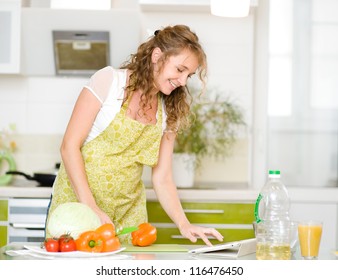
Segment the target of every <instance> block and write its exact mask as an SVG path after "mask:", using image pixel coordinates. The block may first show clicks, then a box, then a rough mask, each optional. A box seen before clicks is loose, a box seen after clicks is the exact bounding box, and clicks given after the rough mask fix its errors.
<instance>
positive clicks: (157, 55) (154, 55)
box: [151, 47, 162, 63]
mask: <svg viewBox="0 0 338 280" xmlns="http://www.w3.org/2000/svg"><path fill="white" fill-rule="evenodd" d="M161 55H162V51H161V49H160V48H159V47H156V48H155V49H153V53H152V54H151V61H152V63H157V61H158V60H159V58H160V57H161Z"/></svg>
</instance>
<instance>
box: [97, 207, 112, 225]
mask: <svg viewBox="0 0 338 280" xmlns="http://www.w3.org/2000/svg"><path fill="white" fill-rule="evenodd" d="M93 210H94V212H95V213H96V215H97V216H98V217H99V218H100V221H101V224H102V225H103V224H114V223H113V221H112V220H111V219H110V218H109V216H108V215H107V214H106V213H105V212H104V211H102V210H101V209H100V208H99V207H96V208H95V209H93Z"/></svg>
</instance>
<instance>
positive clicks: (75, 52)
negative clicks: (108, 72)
mask: <svg viewBox="0 0 338 280" xmlns="http://www.w3.org/2000/svg"><path fill="white" fill-rule="evenodd" d="M53 47H54V61H55V72H56V75H63V76H68V75H75V76H89V75H91V74H93V73H95V72H96V71H97V70H99V69H101V68H103V67H105V66H107V65H110V55H109V32H108V31H65V30H53Z"/></svg>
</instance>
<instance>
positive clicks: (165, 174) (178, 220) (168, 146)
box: [152, 132, 223, 245]
mask: <svg viewBox="0 0 338 280" xmlns="http://www.w3.org/2000/svg"><path fill="white" fill-rule="evenodd" d="M175 137H176V135H175V133H172V132H167V133H164V135H163V136H162V140H161V146H160V153H159V159H158V163H157V165H156V166H155V167H154V168H153V172H152V183H153V186H154V190H155V193H156V195H157V198H158V200H159V202H160V203H161V205H162V207H163V209H164V210H165V211H166V213H167V214H168V216H169V217H170V218H171V219H172V221H173V222H174V223H175V224H176V226H177V227H178V229H179V230H180V232H181V234H182V235H183V236H185V237H186V238H188V239H190V241H191V242H196V241H197V237H200V238H201V239H202V240H203V241H204V242H205V243H206V244H207V245H211V243H210V241H209V240H208V236H214V237H216V238H217V239H218V240H219V241H222V240H223V236H222V235H221V234H220V233H219V232H218V231H217V230H215V229H214V228H206V227H200V226H195V225H192V224H190V222H189V221H188V219H187V217H186V215H185V213H184V211H183V209H182V205H181V202H180V199H179V197H178V193H177V189H176V185H175V183H174V181H173V176H172V156H173V149H174V142H175Z"/></svg>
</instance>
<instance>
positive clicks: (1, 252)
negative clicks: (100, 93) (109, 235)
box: [0, 242, 338, 261]
mask: <svg viewBox="0 0 338 280" xmlns="http://www.w3.org/2000/svg"><path fill="white" fill-rule="evenodd" d="M25 244H26V245H31V246H32V245H35V246H37V245H39V243H32V242H31V243H19V242H17V243H11V244H8V245H6V246H4V247H2V248H1V249H0V261H1V260H32V259H48V257H49V258H51V259H53V258H52V257H51V256H41V257H37V256H30V255H20V256H15V257H14V256H9V255H7V254H6V253H5V252H6V251H7V250H22V249H24V247H23V246H24V245H25ZM158 246H162V248H163V251H160V250H158V248H159V247H155V248H156V250H154V251H152V250H151V246H150V247H145V248H142V247H141V248H140V247H134V250H135V251H130V250H128V248H127V249H126V250H125V251H122V252H120V253H118V254H114V255H111V256H110V257H104V258H103V259H109V258H111V259H130V260H203V259H209V260H210V259H219V260H220V259H223V260H224V259H225V258H224V257H223V258H222V257H215V256H207V255H206V254H198V255H195V254H190V253H188V250H190V249H193V248H197V247H201V246H198V245H173V244H170V245H168V244H159V245H158ZM168 246H171V249H169V250H166V248H168ZM175 246H177V250H175V248H174V247H175ZM337 258H338V256H336V255H335V254H334V250H333V249H332V248H331V249H327V248H321V249H320V252H319V257H318V259H319V260H335V259H337ZM54 259H55V258H54ZM57 259H60V257H57ZM63 259H64V258H63ZM237 259H238V260H256V254H255V253H253V254H249V255H246V256H243V257H240V258H237ZM291 259H293V260H299V259H301V256H300V252H299V249H298V250H297V251H296V253H295V254H294V255H293V256H292V258H291Z"/></svg>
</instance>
